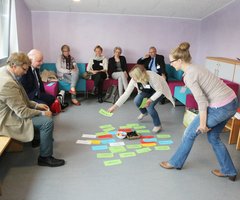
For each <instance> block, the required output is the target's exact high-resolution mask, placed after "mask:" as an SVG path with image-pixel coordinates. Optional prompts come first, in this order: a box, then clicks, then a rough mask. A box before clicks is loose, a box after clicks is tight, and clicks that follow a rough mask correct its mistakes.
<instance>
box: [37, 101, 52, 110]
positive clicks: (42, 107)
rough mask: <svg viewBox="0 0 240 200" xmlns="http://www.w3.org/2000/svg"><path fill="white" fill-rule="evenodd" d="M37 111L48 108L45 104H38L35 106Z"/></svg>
mask: <svg viewBox="0 0 240 200" xmlns="http://www.w3.org/2000/svg"><path fill="white" fill-rule="evenodd" d="M37 109H38V110H49V107H48V106H47V105H46V104H43V103H39V104H37Z"/></svg>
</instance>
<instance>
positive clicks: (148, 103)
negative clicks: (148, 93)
mask: <svg viewBox="0 0 240 200" xmlns="http://www.w3.org/2000/svg"><path fill="white" fill-rule="evenodd" d="M151 103H152V100H151V99H148V100H147V102H146V106H145V108H147V107H148V106H150V104H151Z"/></svg>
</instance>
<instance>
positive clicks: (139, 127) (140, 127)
mask: <svg viewBox="0 0 240 200" xmlns="http://www.w3.org/2000/svg"><path fill="white" fill-rule="evenodd" d="M145 128H146V126H135V127H134V129H135V130H139V129H145Z"/></svg>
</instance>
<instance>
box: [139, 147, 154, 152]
mask: <svg viewBox="0 0 240 200" xmlns="http://www.w3.org/2000/svg"><path fill="white" fill-rule="evenodd" d="M150 151H152V150H151V149H150V148H149V147H146V148H142V149H136V152H137V153H148V152H150Z"/></svg>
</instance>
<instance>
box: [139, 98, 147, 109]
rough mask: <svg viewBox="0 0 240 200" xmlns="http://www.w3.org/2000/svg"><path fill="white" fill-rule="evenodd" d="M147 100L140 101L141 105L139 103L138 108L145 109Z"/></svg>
mask: <svg viewBox="0 0 240 200" xmlns="http://www.w3.org/2000/svg"><path fill="white" fill-rule="evenodd" d="M147 100H148V99H147V98H144V99H143V100H142V103H141V105H140V106H139V108H145V107H146V105H147Z"/></svg>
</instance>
